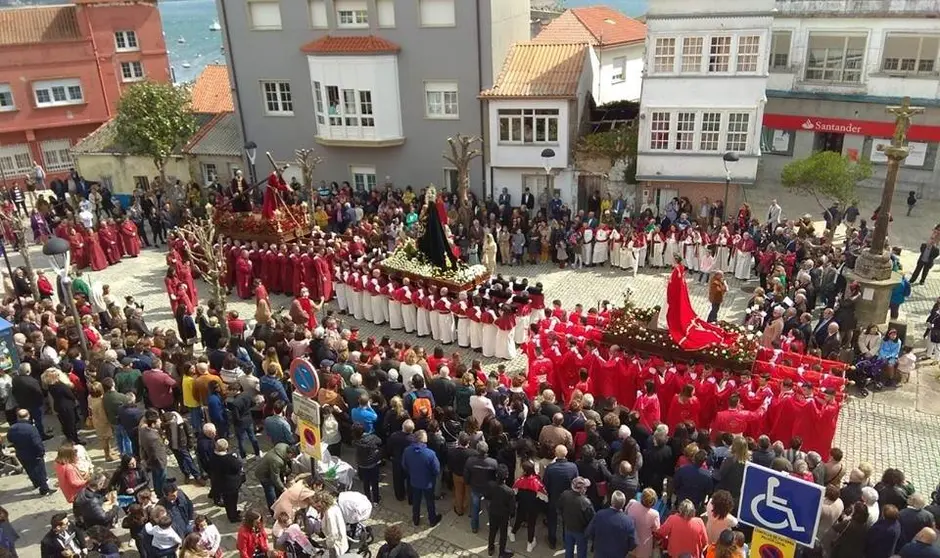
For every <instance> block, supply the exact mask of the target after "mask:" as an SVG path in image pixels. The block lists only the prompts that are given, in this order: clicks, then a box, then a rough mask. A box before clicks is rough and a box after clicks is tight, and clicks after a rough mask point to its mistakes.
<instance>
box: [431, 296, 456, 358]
mask: <svg viewBox="0 0 940 558" xmlns="http://www.w3.org/2000/svg"><path fill="white" fill-rule="evenodd" d="M447 293H448V291H447V287H442V288H441V296H440V298H438V299H437V302H436V303H435V304H434V313H435V314H436V316H435V317H436V318H437V334H438V336H439V337H438V341H440V342H441V344H442V345H450V344H451V343H453V342H454V339H456V337H457V331H456V329H455V327H454V314H453V312H451V304H452V303H451V300H450V298H448V297H447Z"/></svg>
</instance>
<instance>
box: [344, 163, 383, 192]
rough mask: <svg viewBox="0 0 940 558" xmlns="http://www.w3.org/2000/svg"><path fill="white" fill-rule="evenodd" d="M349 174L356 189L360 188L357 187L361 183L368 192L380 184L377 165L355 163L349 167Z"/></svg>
mask: <svg viewBox="0 0 940 558" xmlns="http://www.w3.org/2000/svg"><path fill="white" fill-rule="evenodd" d="M349 174H350V175H351V177H352V185H353V188H354V189H358V188H357V187H358V186H359V185H360V184H361V185H362V187H363V188H364V189H365V190H366V191H367V192H371V191H372V190H374V189H375V187H376V185H377V184H378V179H377V173H376V171H375V167H372V166H366V165H363V166H358V165H354V166H351V167H349Z"/></svg>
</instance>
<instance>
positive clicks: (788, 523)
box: [751, 477, 806, 533]
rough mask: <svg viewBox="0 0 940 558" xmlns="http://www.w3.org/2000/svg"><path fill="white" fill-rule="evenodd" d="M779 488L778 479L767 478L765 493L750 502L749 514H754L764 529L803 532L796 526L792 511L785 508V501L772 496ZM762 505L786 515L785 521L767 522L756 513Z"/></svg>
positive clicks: (758, 512)
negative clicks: (788, 529)
mask: <svg viewBox="0 0 940 558" xmlns="http://www.w3.org/2000/svg"><path fill="white" fill-rule="evenodd" d="M779 486H780V479H778V478H776V477H770V478H768V479H767V492H765V493H764V494H761V495H760V496H758V497H756V498H754V499H753V500H751V513H752V514H754V517H755V518H756V519H757V520H758V521H760V522H761V523H762V524H763V525H764V527H765V528H766V529H769V530H774V531H780V530H782V529H786V528H788V527H789V528H790V530H791V531H792V532H794V533H803V532H805V531H806V528H805V527H801V526H800V525H798V524H797V522H796V516H794V515H793V510H791V509H790V508H788V507H787V500H786V499H784V498H780V497H778V496H775V495H774V491H775V490H776V489H777V488H778V487H779ZM762 504H763V505H764V506H766V507H767V508H770V509H772V510H774V511H777V512H780V513H782V514H784V515H786V520H785V521H779V522H773V521H768V520H767V519H766V518H765V517H763V516H762V515H761V513H760V511H758V507H759V506H761V505H762Z"/></svg>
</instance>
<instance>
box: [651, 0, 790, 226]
mask: <svg viewBox="0 0 940 558" xmlns="http://www.w3.org/2000/svg"><path fill="white" fill-rule="evenodd" d="M773 8H774V2H773V0H748V1H747V2H741V1H740V0H710V1H708V2H703V1H702V0H657V1H656V2H653V3H651V5H650V10H649V13H648V14H647V39H646V45H647V46H646V72H645V74H644V76H643V94H642V97H641V100H640V133H639V140H638V149H637V151H638V158H637V181H639V182H640V183H641V185H642V186H643V188H644V196H645V197H646V200H644V201H647V200H648V201H650V202H652V203H654V204H658V206H659V207H661V208H662V207H665V205H666V204H667V203H668V202H669V200H671V199H672V198H673V197H675V196H686V197H688V198H689V200H690V201H691V202H692V205H693V207H698V205H699V202H700V201H701V198H703V197H708V198H709V199H711V200H714V199H724V198H726V197H727V199H728V204H727V205H728V206H729V207H730V208H731V211H730V212H731V213H733V212H734V211H736V210H737V202H738V199H737V191H738V186H739V185H740V184H750V183H753V182H754V181H755V179H756V176H757V167H758V160H759V158H760V131H761V127H760V123H761V121H762V119H763V114H764V104H765V102H766V101H765V96H764V92H765V88H766V84H767V76H768V63H767V60H768V51H769V48H770V39H771V25H772V23H773V12H772V10H773ZM729 152H730V153H734V154H735V155H736V157H737V158H738V159H739V160H738V162H736V163H733V164H731V165H730V168H729V170H730V175H731V188H730V193H729V192H728V188H726V182H725V181H726V178H727V176H728V174H727V173H726V170H725V164H724V160H723V159H724V156H725V154H727V153H729ZM726 212H727V210H726Z"/></svg>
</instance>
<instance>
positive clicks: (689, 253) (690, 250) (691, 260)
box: [682, 239, 698, 271]
mask: <svg viewBox="0 0 940 558" xmlns="http://www.w3.org/2000/svg"><path fill="white" fill-rule="evenodd" d="M682 258H683V259H684V260H685V267H686V269H689V270H691V271H698V254H696V252H695V244H694V243H693V242H692V239H689V240H683V241H682Z"/></svg>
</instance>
